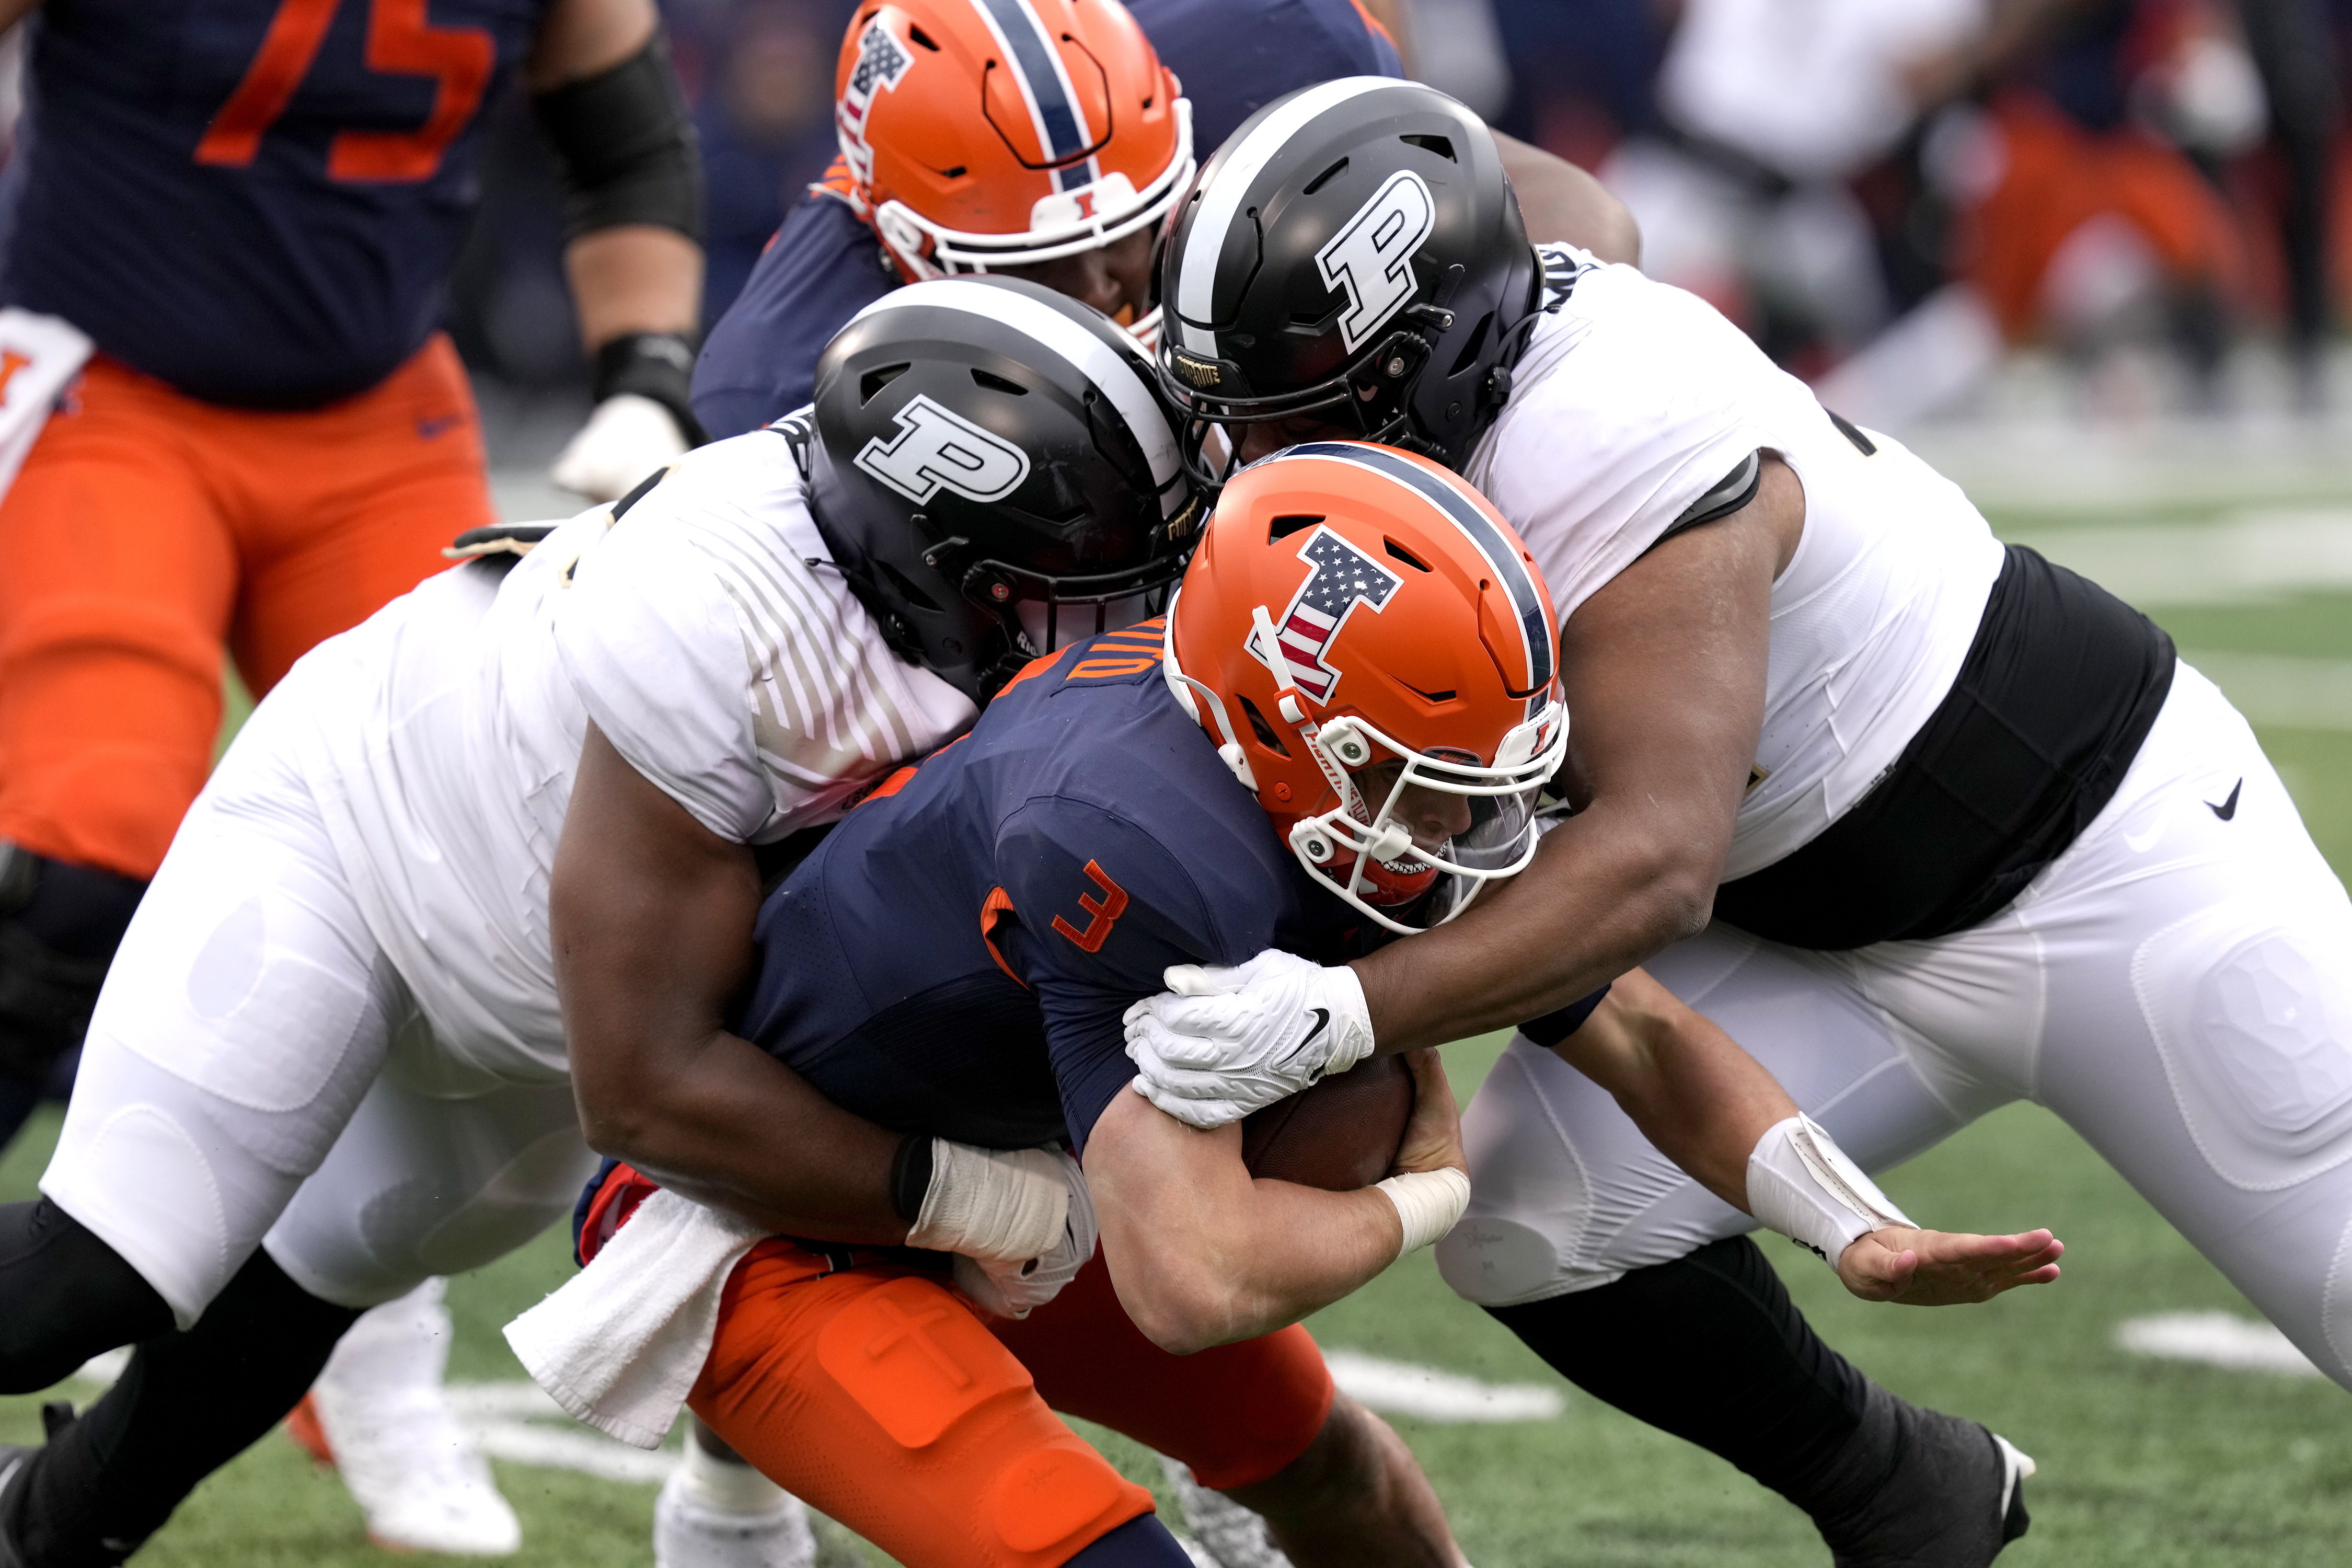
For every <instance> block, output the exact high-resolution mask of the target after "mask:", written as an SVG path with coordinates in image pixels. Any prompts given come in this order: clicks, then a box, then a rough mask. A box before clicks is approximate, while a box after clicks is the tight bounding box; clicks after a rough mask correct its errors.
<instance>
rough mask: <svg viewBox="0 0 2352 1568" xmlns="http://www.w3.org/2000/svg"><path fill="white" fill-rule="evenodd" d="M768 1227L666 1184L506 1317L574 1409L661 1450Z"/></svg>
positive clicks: (515, 1342)
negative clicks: (581, 1262) (736, 1279)
mask: <svg viewBox="0 0 2352 1568" xmlns="http://www.w3.org/2000/svg"><path fill="white" fill-rule="evenodd" d="M767 1235H768V1233H767V1232H766V1231H764V1230H761V1228H760V1227H759V1226H755V1225H752V1224H751V1222H750V1221H748V1220H743V1219H739V1218H737V1217H736V1216H735V1215H730V1214H727V1213H724V1212H722V1211H720V1210H718V1209H710V1208H705V1207H703V1206H702V1205H700V1204H698V1203H696V1202H694V1201H693V1200H691V1199H689V1198H682V1197H680V1196H678V1195H677V1194H676V1193H673V1192H668V1191H663V1192H657V1193H656V1194H653V1195H652V1196H651V1197H649V1198H647V1199H646V1201H645V1202H644V1203H642V1204H640V1205H637V1210H636V1212H635V1214H633V1215H630V1216H629V1222H628V1223H627V1224H626V1225H625V1226H621V1228H620V1229H619V1230H617V1231H615V1232H614V1233H613V1239H612V1240H610V1241H608V1242H606V1243H605V1244H604V1248H603V1249H602V1250H601V1251H599V1252H598V1253H597V1254H596V1257H595V1259H594V1261H593V1262H592V1263H590V1264H589V1265H588V1267H587V1268H583V1269H582V1270H581V1271H580V1272H579V1273H578V1274H576V1275H574V1276H572V1279H570V1280H569V1281H567V1282H566V1283H565V1284H564V1286H563V1288H562V1289H560V1290H557V1291H556V1292H555V1293H554V1294H552V1295H551V1296H549V1297H548V1298H547V1299H546V1300H543V1301H541V1302H540V1304H539V1305H538V1306H536V1307H533V1308H532V1309H531V1310H530V1311H528V1312H525V1313H524V1314H523V1315H522V1316H521V1317H520V1318H517V1319H516V1320H515V1321H513V1322H511V1323H509V1324H508V1325H507V1328H506V1335H507V1343H509V1344H510V1345H512V1346H513V1347H514V1352H515V1354H516V1355H517V1356H519V1357H520V1358H521V1360H522V1364H523V1369H524V1370H525V1371H526V1372H528V1373H530V1375H531V1378H532V1380H533V1381H534V1382H536V1383H537V1384H539V1385H540V1387H541V1388H543V1389H545V1390H547V1392H548V1393H549V1394H551V1395H553V1396H554V1399H555V1402H556V1403H557V1404H558V1405H562V1406H563V1408H564V1409H565V1410H566V1411H567V1412H569V1413H570V1414H571V1415H573V1416H575V1417H577V1418H578V1419H580V1420H582V1421H585V1422H586V1423H587V1424H588V1425H589V1426H593V1427H595V1428H596V1430H598V1431H599V1432H604V1433H607V1434H609V1435H611V1436H614V1437H618V1438H619V1439H620V1440H621V1441H622V1442H624V1443H633V1444H635V1446H636V1447H640V1448H658V1447H661V1443H662V1439H663V1438H664V1437H667V1436H669V1429H670V1426H672V1425H673V1424H674V1423H675V1422H676V1421H677V1412H678V1408H679V1406H681V1405H684V1404H685V1403H686V1396H687V1394H689V1393H691V1392H692V1391H693V1388H694V1380H695V1379H696V1378H698V1377H699V1376H700V1375H701V1374H702V1363H703V1362H704V1361H706V1360H707V1359H709V1355H710V1342H711V1339H712V1337H713V1336H714V1335H715V1334H716V1333H717V1332H718V1331H719V1293H720V1292H721V1291H723V1290H724V1289H726V1288H727V1278H728V1276H729V1275H730V1274H732V1273H733V1272H734V1271H735V1265H736V1264H738V1263H740V1262H741V1261H742V1260H743V1255H744V1254H745V1253H747V1252H749V1251H751V1248H752V1247H754V1246H756V1245H757V1244H758V1243H759V1242H761V1240H763V1239H765V1237H767Z"/></svg>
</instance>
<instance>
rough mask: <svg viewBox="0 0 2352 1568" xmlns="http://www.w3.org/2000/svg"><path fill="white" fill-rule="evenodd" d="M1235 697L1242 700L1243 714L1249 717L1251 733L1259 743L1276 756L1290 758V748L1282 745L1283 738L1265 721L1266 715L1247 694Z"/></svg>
mask: <svg viewBox="0 0 2352 1568" xmlns="http://www.w3.org/2000/svg"><path fill="white" fill-rule="evenodd" d="M1235 695H1237V696H1239V697H1240V698H1241V700H1242V712H1243V713H1244V714H1245V715H1246V716H1247V717H1248V719H1249V722H1250V731H1251V732H1252V733H1254V734H1255V735H1256V736H1257V743H1258V744H1259V745H1261V746H1264V747H1265V749H1266V750H1267V751H1269V752H1274V753H1275V754H1276V756H1279V757H1288V756H1289V755H1290V748H1289V747H1288V746H1286V745H1284V744H1283V743H1282V737H1281V736H1280V735H1278V734H1276V732H1275V728H1274V726H1273V725H1271V724H1269V723H1267V722H1266V721H1265V714H1263V713H1261V712H1259V711H1258V710H1257V704H1256V703H1255V702H1253V701H1251V700H1249V697H1248V695H1247V694H1246V693H1236V694H1235Z"/></svg>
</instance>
